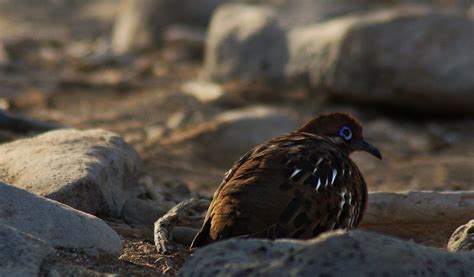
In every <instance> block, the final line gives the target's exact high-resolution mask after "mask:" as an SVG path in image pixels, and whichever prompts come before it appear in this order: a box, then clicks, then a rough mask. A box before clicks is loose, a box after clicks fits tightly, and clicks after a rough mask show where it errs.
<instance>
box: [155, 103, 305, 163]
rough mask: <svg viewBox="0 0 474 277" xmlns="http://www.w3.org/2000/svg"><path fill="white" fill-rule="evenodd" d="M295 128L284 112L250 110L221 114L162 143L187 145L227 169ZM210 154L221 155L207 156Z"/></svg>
mask: <svg viewBox="0 0 474 277" xmlns="http://www.w3.org/2000/svg"><path fill="white" fill-rule="evenodd" d="M297 127H298V124H297V123H296V121H295V120H293V119H292V118H291V115H290V114H288V113H286V114H285V111H282V110H279V109H276V108H268V107H264V106H253V107H248V108H243V109H236V110H231V111H228V112H224V113H221V114H219V115H217V116H216V117H214V118H213V119H211V120H210V121H209V122H206V123H203V124H200V125H198V126H195V127H192V128H190V129H186V130H183V131H180V132H176V133H175V134H173V136H171V137H169V138H167V139H165V140H163V144H164V145H167V144H172V145H174V146H175V145H180V144H182V145H183V146H185V145H187V144H190V145H192V149H190V150H191V151H195V152H197V153H196V154H197V155H199V156H200V157H203V158H204V157H205V159H206V160H207V161H209V162H213V163H216V164H226V165H229V166H230V165H231V164H232V163H233V162H234V161H236V160H237V159H238V158H239V157H240V156H242V155H243V154H245V153H246V152H247V151H248V150H249V149H251V148H253V147H254V146H256V145H258V144H260V143H262V142H264V141H266V140H268V139H270V138H272V137H274V136H277V135H280V134H284V133H287V132H290V131H293V130H294V129H296V128H297ZM198 145H199V146H201V147H197V146H198ZM209 152H211V153H222V155H209Z"/></svg>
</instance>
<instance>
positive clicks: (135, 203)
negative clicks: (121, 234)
mask: <svg viewBox="0 0 474 277" xmlns="http://www.w3.org/2000/svg"><path fill="white" fill-rule="evenodd" d="M173 206H174V203H171V202H163V201H157V200H151V199H138V198H133V199H129V200H127V202H125V204H124V205H123V208H122V218H123V219H124V220H125V221H126V222H127V223H129V224H135V225H153V224H154V223H155V221H157V220H158V218H160V217H161V216H163V215H164V214H166V212H167V211H168V210H169V209H171V208H172V207H173Z"/></svg>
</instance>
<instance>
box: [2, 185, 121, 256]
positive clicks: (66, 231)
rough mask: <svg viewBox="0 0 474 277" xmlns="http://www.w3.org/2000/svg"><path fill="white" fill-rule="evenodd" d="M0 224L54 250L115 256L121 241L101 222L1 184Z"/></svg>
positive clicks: (61, 205) (67, 207)
mask: <svg viewBox="0 0 474 277" xmlns="http://www.w3.org/2000/svg"><path fill="white" fill-rule="evenodd" d="M0 222H1V223H2V224H6V225H9V226H11V227H13V228H16V229H18V230H19V231H21V232H24V233H27V234H30V235H32V236H35V237H37V238H39V239H41V240H43V241H45V242H46V243H48V244H50V245H51V246H54V247H61V248H74V249H80V250H83V251H85V252H87V253H89V254H92V255H95V254H99V253H100V252H104V253H108V254H114V255H116V254H118V253H119V252H120V250H121V249H122V241H121V240H120V237H119V236H118V234H117V233H116V232H115V231H114V230H113V229H112V228H111V227H109V226H108V225H107V224H106V223H105V222H104V221H102V220H101V219H99V218H97V217H95V216H92V215H89V214H86V213H83V212H81V211H77V210H74V209H73V208H71V207H69V206H66V205H64V204H61V203H59V202H56V201H53V200H50V199H46V198H44V197H40V196H37V195H34V194H32V193H30V192H27V191H24V190H21V189H19V188H16V187H14V186H10V185H7V184H5V183H0Z"/></svg>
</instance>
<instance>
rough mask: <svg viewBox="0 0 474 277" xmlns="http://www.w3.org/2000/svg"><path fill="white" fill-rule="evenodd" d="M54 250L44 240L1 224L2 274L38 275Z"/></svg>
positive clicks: (0, 256)
mask: <svg viewBox="0 0 474 277" xmlns="http://www.w3.org/2000/svg"><path fill="white" fill-rule="evenodd" d="M0 205H1V204H0ZM54 252H55V250H54V248H52V247H51V246H50V245H48V244H47V243H45V242H44V241H42V240H40V239H38V238H36V237H34V236H31V235H29V234H26V233H23V232H21V231H19V230H17V229H15V228H12V227H10V226H8V225H4V224H3V221H2V223H1V224H0V276H38V275H39V272H40V266H41V264H42V263H43V260H44V259H45V258H46V257H47V256H48V255H52V254H54Z"/></svg>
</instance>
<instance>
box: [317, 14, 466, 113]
mask: <svg viewBox="0 0 474 277" xmlns="http://www.w3.org/2000/svg"><path fill="white" fill-rule="evenodd" d="M341 31H342V32H343V33H342V34H341V35H342V36H341V39H340V40H339V42H338V45H337V53H335V54H334V56H333V59H330V63H329V66H328V67H327V68H326V69H325V70H323V71H322V70H321V69H317V68H314V70H312V71H311V73H310V75H311V79H312V82H313V86H315V87H323V88H327V89H328V90H330V92H331V94H332V96H334V97H337V98H341V99H345V100H349V101H354V102H359V103H370V104H382V105H385V106H396V107H398V108H400V109H411V110H417V111H425V112H426V111H427V112H444V113H472V105H473V104H474V100H473V99H474V98H473V97H472V91H473V89H474V80H473V79H472V75H473V72H474V57H473V56H472V51H471V50H472V49H473V48H474V22H473V21H472V19H471V18H470V17H469V16H468V15H467V14H465V13H462V12H459V13H451V12H450V13H447V12H438V11H430V10H427V11H425V10H422V11H419V10H407V11H406V10H400V11H395V12H392V11H384V12H379V13H374V14H372V15H370V16H368V17H367V18H364V19H362V20H359V21H356V22H354V23H352V24H350V25H348V26H347V28H345V29H344V30H341ZM313 72H314V73H313Z"/></svg>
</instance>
